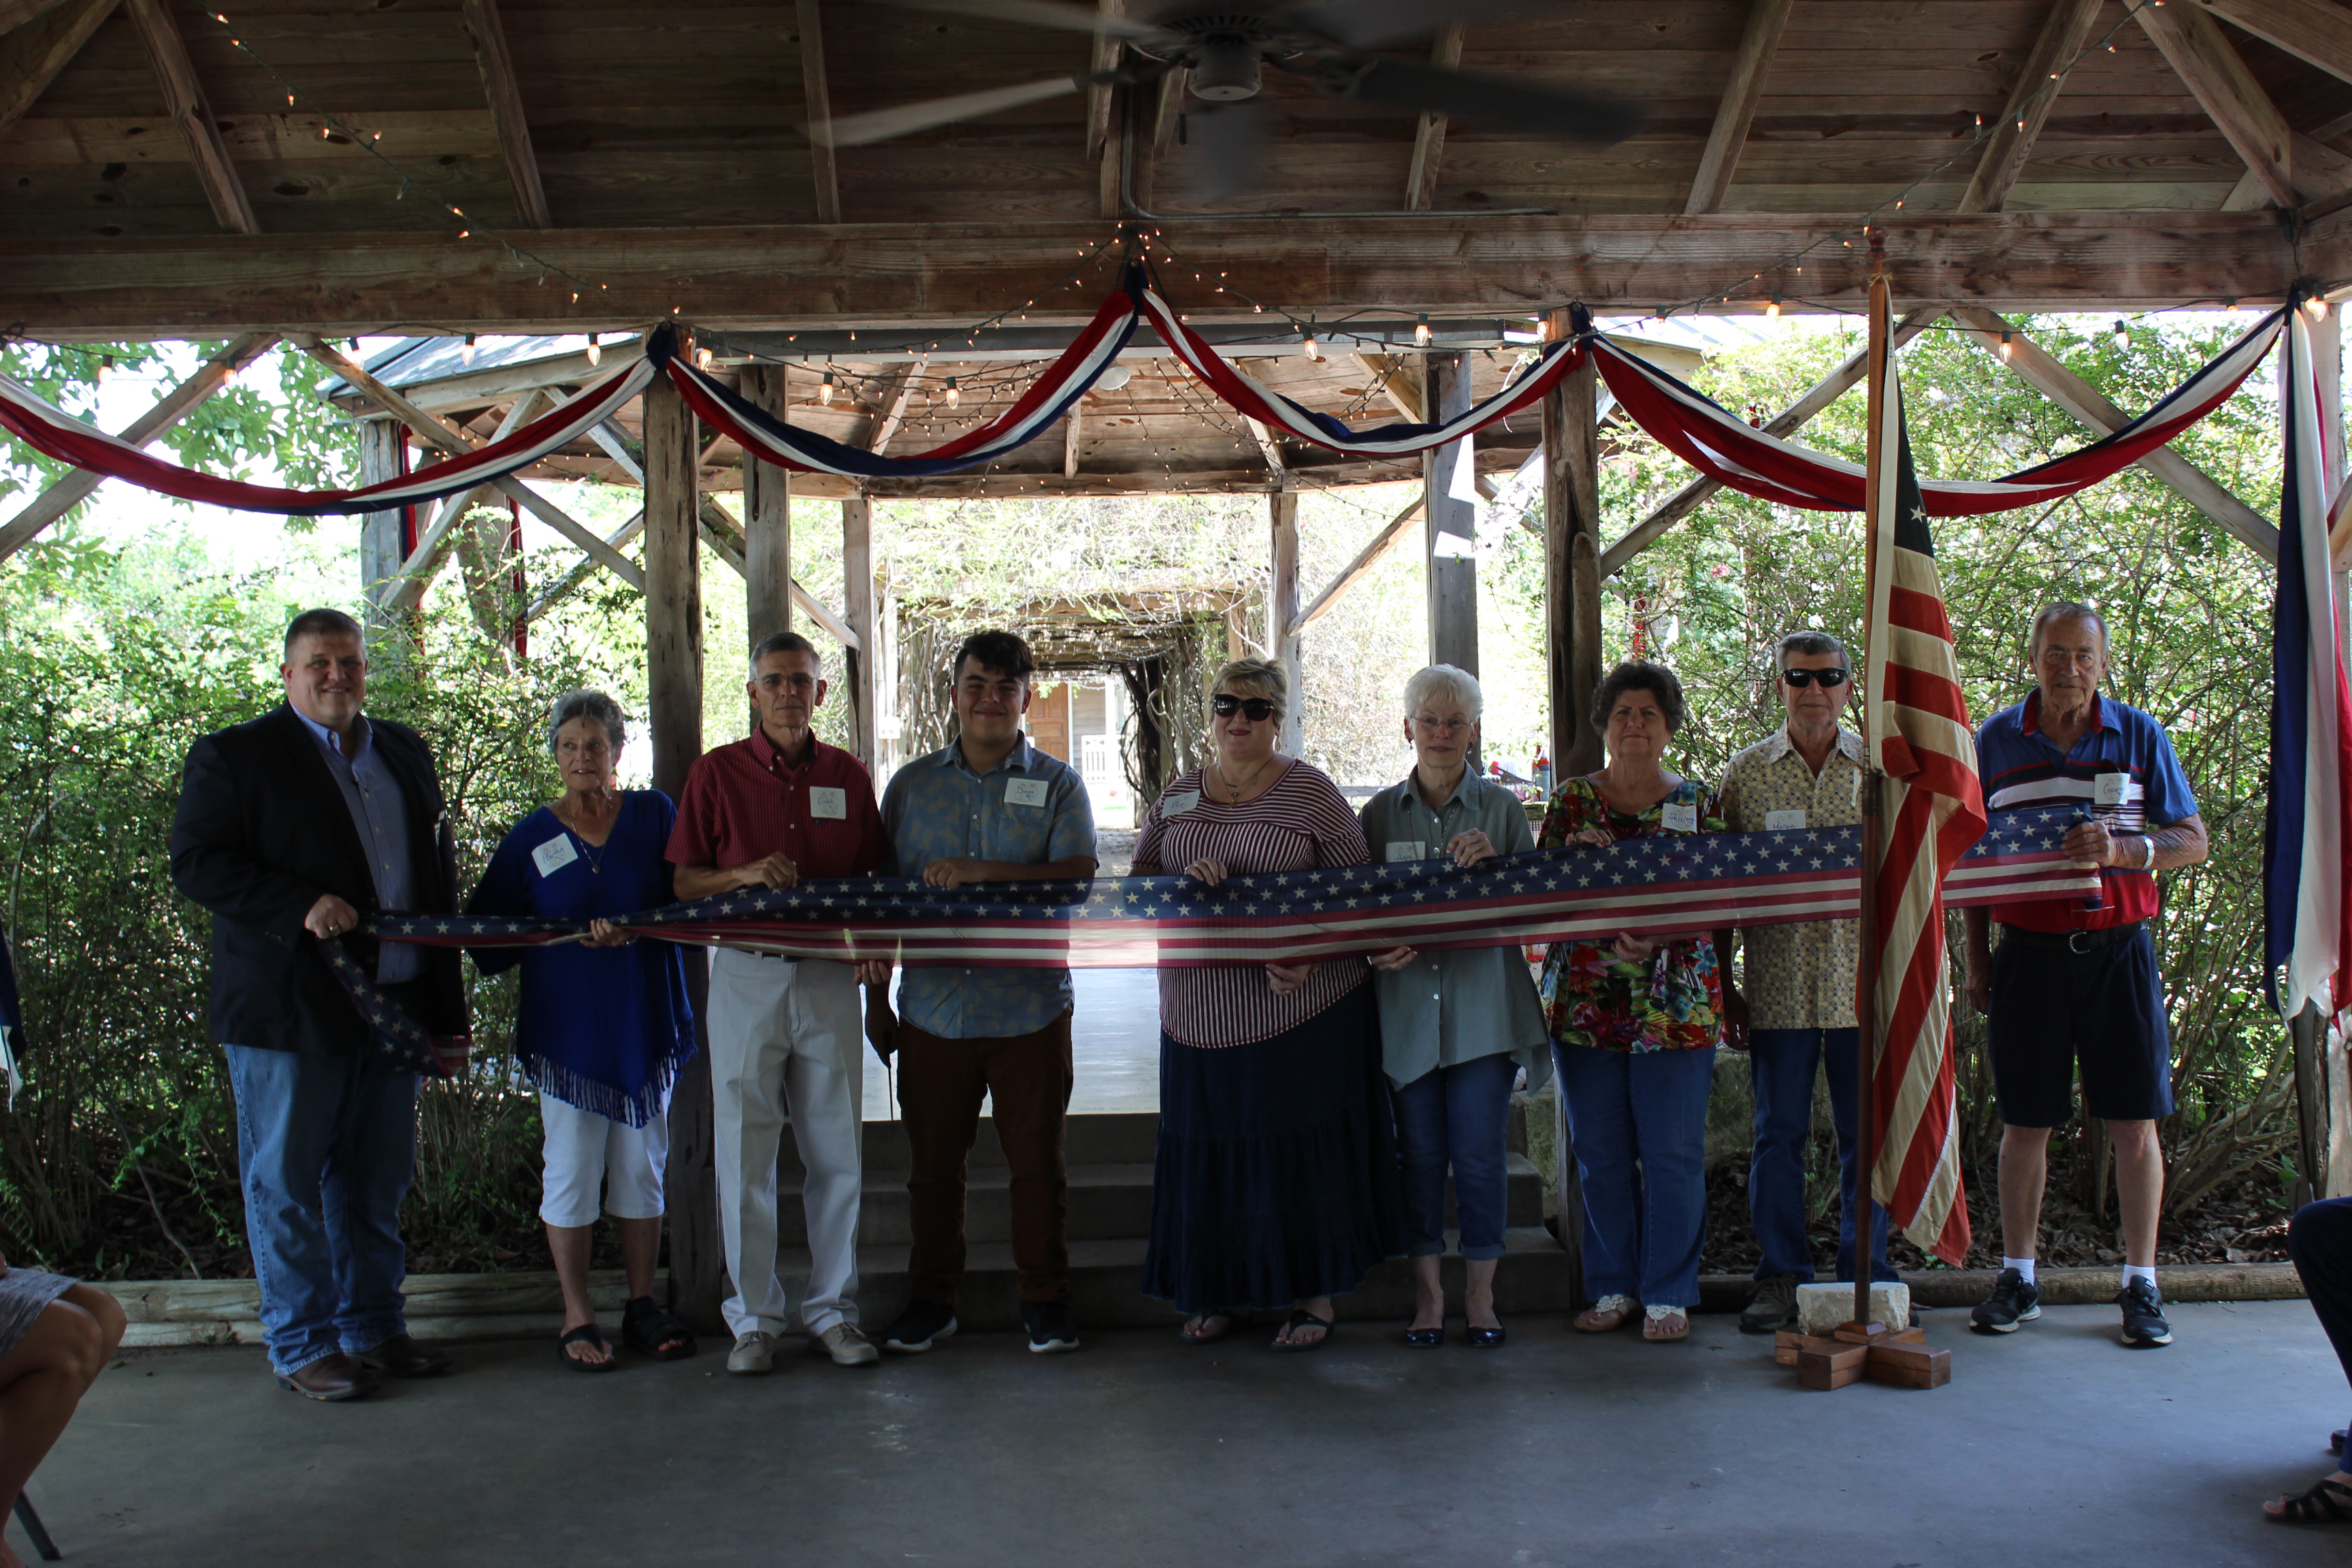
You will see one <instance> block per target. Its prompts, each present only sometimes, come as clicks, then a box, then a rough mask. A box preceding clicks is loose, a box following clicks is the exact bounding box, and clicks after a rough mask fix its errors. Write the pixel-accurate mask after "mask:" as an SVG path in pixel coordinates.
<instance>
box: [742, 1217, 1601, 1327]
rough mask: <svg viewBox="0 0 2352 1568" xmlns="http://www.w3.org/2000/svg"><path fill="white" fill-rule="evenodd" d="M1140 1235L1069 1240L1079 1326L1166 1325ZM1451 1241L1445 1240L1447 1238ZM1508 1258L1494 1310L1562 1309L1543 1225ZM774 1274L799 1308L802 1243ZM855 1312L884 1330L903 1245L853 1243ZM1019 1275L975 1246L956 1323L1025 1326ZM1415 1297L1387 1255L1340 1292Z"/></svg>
mask: <svg viewBox="0 0 2352 1568" xmlns="http://www.w3.org/2000/svg"><path fill="white" fill-rule="evenodd" d="M1144 1245H1145V1244H1144V1243H1143V1242H1141V1241H1139V1240H1123V1241H1073V1242H1071V1243H1070V1303H1071V1310H1072V1311H1074V1312H1075V1313H1076V1316H1077V1320H1078V1323H1079V1326H1080V1327H1081V1328H1105V1329H1108V1328H1152V1327H1159V1326H1162V1325H1172V1324H1173V1323H1174V1322H1175V1321H1176V1311H1175V1309H1174V1308H1173V1307H1172V1306H1171V1305H1170V1304H1169V1303H1168V1302H1165V1301H1155V1300H1151V1299H1150V1298H1149V1297H1147V1296H1145V1295H1144V1294H1143V1252H1144ZM1452 1245H1453V1243H1452V1241H1451V1239H1450V1238H1449V1241H1448V1246H1449V1247H1451V1246H1452ZM1504 1248H1505V1252H1504V1258H1503V1264H1502V1267H1501V1268H1500V1269H1499V1270H1498V1271H1497V1272H1496V1277H1495V1304H1496V1310H1497V1311H1499V1312H1501V1313H1502V1314H1504V1315H1505V1316H1508V1315H1509V1314H1511V1313H1513V1312H1553V1311H1562V1310H1567V1309H1568V1308H1569V1307H1570V1305H1572V1303H1571V1302H1570V1300H1569V1299H1568V1288H1569V1266H1568V1255H1567V1254H1566V1253H1564V1252H1562V1251H1561V1250H1560V1249H1559V1243H1558V1242H1556V1241H1554V1240H1553V1239H1552V1238H1551V1234H1550V1232H1549V1231H1547V1230H1545V1229H1543V1228H1542V1227H1541V1226H1516V1227H1514V1228H1512V1229H1510V1230H1508V1231H1507V1232H1505V1233H1504ZM776 1264H777V1268H776V1271H777V1274H778V1275H779V1277H781V1278H782V1280H783V1282H784V1289H785V1290H786V1292H787V1293H788V1295H789V1296H790V1299H791V1300H792V1301H793V1303H794V1305H795V1306H797V1305H798V1304H799V1302H800V1300H801V1293H802V1290H803V1287H804V1285H805V1283H806V1281H807V1279H808V1254H807V1253H806V1252H805V1251H804V1250H802V1249H800V1248H796V1247H795V1248H789V1249H786V1250H784V1251H783V1252H782V1253H781V1254H780V1255H779V1256H778V1258H777V1260H776ZM857 1273H858V1279H857V1301H858V1317H859V1320H860V1321H862V1322H863V1323H864V1324H865V1326H866V1331H868V1332H869V1333H875V1334H878V1333H880V1332H881V1331H883V1330H884V1329H886V1328H887V1327H888V1326H889V1324H890V1321H891V1320H892V1319H893V1318H896V1317H897V1316H898V1313H899V1311H900V1310H902V1309H904V1308H905V1306H906V1304H907V1249H906V1248H905V1247H859V1248H858V1251H857ZM1444 1277H1445V1280H1446V1288H1447V1289H1448V1290H1449V1291H1451V1292H1452V1293H1453V1294H1454V1296H1455V1297H1456V1298H1457V1299H1458V1298H1459V1296H1460V1293H1461V1289H1462V1259H1461V1258H1457V1257H1454V1256H1452V1254H1451V1253H1450V1252H1449V1254H1448V1256H1447V1257H1446V1258H1445V1261H1444ZM1019 1285H1020V1277H1019V1275H1018V1273H1017V1272H1016V1271H1015V1270H1014V1268H1013V1249H1012V1247H1010V1246H1009V1245H1007V1244H1005V1243H1003V1242H981V1243H976V1244H974V1245H973V1247H972V1248H971V1259H970V1262H969V1264H968V1266H967V1272H966V1274H965V1276H964V1282H963V1290H962V1292H961V1297H960V1299H959V1300H958V1301H957V1303H956V1321H958V1322H959V1323H960V1324H961V1326H962V1327H964V1328H966V1329H971V1330H1012V1329H1018V1328H1020V1327H1021V1299H1020V1289H1019ZM1412 1304H1413V1284H1412V1265H1411V1264H1410V1263H1409V1262H1407V1261H1406V1260H1405V1259H1403V1258H1391V1259H1390V1260H1389V1261H1388V1262H1386V1263H1383V1264H1381V1266H1380V1267H1379V1268H1375V1269H1374V1270H1372V1273H1371V1275H1370V1278H1369V1279H1366V1280H1365V1282H1364V1285H1363V1288H1362V1289H1359V1290H1356V1291H1353V1292H1351V1293H1350V1294H1349V1295H1346V1296H1342V1297H1339V1299H1338V1300H1337V1306H1338V1308H1339V1316H1340V1317H1341V1318H1343V1319H1351V1320H1361V1319H1388V1318H1405V1317H1409V1316H1411V1315H1412Z"/></svg>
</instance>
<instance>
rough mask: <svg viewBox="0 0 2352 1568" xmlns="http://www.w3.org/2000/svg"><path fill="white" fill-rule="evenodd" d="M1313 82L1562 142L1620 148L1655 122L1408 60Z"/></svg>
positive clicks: (1638, 110)
mask: <svg viewBox="0 0 2352 1568" xmlns="http://www.w3.org/2000/svg"><path fill="white" fill-rule="evenodd" d="M1316 84H1317V86H1318V87H1319V88H1322V89H1323V90H1325V91H1327V92H1332V93H1334V94H1336V95H1337V96H1339V97H1342V98H1360V99H1363V100H1366V101H1367V102H1370V103H1385V104H1388V105H1389V106H1391V108H1395V109H1411V110H1423V109H1426V110H1435V111H1436V112H1437V113H1440V114H1443V115H1444V116H1445V117H1446V118H1447V119H1449V120H1461V121H1467V122H1468V123H1470V124H1473V125H1491V126H1494V127H1496V129H1498V130H1503V131H1517V132H1525V133H1526V134H1528V135H1530V136H1541V137H1544V138H1546V139H1547V140H1557V141H1562V142H1602V143H1607V142H1622V141H1623V140H1624V139H1625V138H1626V137H1628V136H1631V135H1633V133H1634V132H1637V131H1639V130H1641V129H1642V128H1643V126H1644V125H1647V124H1648V123H1649V121H1650V114H1649V110H1646V109H1644V108H1643V107H1642V106H1641V105H1640V104H1638V103H1633V102H1631V101H1629V100H1625V99H1622V98H1610V97H1606V96H1604V95H1602V94H1599V93H1584V92H1561V91H1557V90H1554V89H1549V88H1540V87H1531V86H1529V85H1528V83H1526V82H1524V81H1512V80H1508V79H1504V78H1502V77H1491V76H1474V75H1472V74H1471V73H1469V72H1467V71H1454V70H1446V69H1444V68H1442V67H1439V66H1431V65H1422V64H1419V63H1417V62H1414V61H1411V60H1396V59H1388V58H1377V59H1372V60H1369V61H1367V62H1365V63H1364V64H1363V65H1361V66H1360V67H1349V68H1347V69H1345V70H1343V71H1334V72H1329V73H1326V74H1323V75H1319V76H1318V78H1317V79H1316Z"/></svg>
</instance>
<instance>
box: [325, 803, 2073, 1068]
mask: <svg viewBox="0 0 2352 1568" xmlns="http://www.w3.org/2000/svg"><path fill="white" fill-rule="evenodd" d="M2064 817H2065V814H2063V813H2062V812H2058V811H2054V810H2050V811H2027V812H2019V813H2015V814H2013V815H2012V816H2011V817H2010V818H2009V819H2007V820H2005V821H2004V822H2003V823H2002V824H2001V825H2000V830H1999V831H1998V832H1996V833H1993V834H1990V835H1989V836H1987V837H1986V838H1985V839H1984V840H1983V842H1982V843H1980V844H1979V845H1978V846H1977V847H1976V848H1975V850H1973V851H1972V852H1971V854H1970V855H1969V858H1968V859H1967V860H1966V861H1965V862H1964V863H1963V864H1962V865H1960V866H1959V867H1958V868H1955V869H1954V872H1953V875H1952V879H1951V888H1952V894H1953V898H1954V901H1955V902H1966V903H1971V904H1975V903H1988V904H1989V903H1992V902H1994V901H1996V900H2008V899H2049V898H2086V899H2091V900H2096V898H2097V897H2098V877H2097V874H2096V873H2095V872H2093V871H2085V870H2084V869H2082V868H2077V867H2075V866H2074V865H2073V864H2072V863H2071V862H2069V861H2067V860H2066V859H2065V858H2063V856H2061V855H2060V854H2059V853H2058V843H2059V840H2060V839H2061V838H2062V837H2063V836H2064V833H2065V830H2066V822H2065V820H2064ZM1861 864H1862V847H1861V841H1860V838H1859V830H1858V829H1855V828H1853V827H1817V828H1798V829H1790V830H1785V831H1782V832H1777V833H1747V834H1729V833H1723V834H1701V835H1694V836H1688V837H1684V836H1673V835H1666V836H1658V837H1649V838H1639V839H1629V840H1627V841H1626V842H1624V843H1622V844H1618V845H1615V846H1612V847H1609V848H1606V849H1585V848H1571V849H1555V850H1544V851H1538V852H1536V853H1532V854H1527V855H1514V856H1507V857H1504V858H1498V859H1494V860H1489V861H1486V862H1484V863H1483V864H1481V865H1478V866H1474V867H1471V868H1468V869H1464V868H1460V867H1457V866H1455V865H1454V863H1453V862H1452V861H1450V860H1414V861H1402V862H1396V863H1391V864H1381V865H1366V866H1344V867H1335V868H1328V869H1323V870H1312V871H1278V872H1269V873H1265V874H1263V875H1258V876H1248V877H1235V878H1233V879H1229V880H1227V881H1226V882H1224V883H1223V884H1222V885H1221V886H1218V887H1215V888H1211V887H1207V886H1204V885H1203V884H1202V883H1199V882H1196V881H1193V880H1192V879H1188V878H1182V877H1118V878H1111V877H1106V878H1098V879H1094V880H1092V881H1084V882H1002V883H994V884H981V885H976V886H972V887H966V888H954V889H940V888H930V887H926V886H924V885H923V884H922V883H921V882H920V881H919V880H916V879H912V878H903V877H853V878H842V879H833V880H826V881H819V882H810V883H806V884H804V885H803V886H801V887H798V888H792V889H782V890H767V889H746V890H742V891H738V892H732V893H724V894H719V895H717V896H714V897H711V898H708V899H699V900H694V901H693V902H690V903H681V904H671V905H668V906H667V907H666V908H662V909H657V910H646V911H643V912H641V913H638V914H634V915H627V916H624V917H621V918H619V919H617V920H615V921H614V924H615V925H619V926H623V927H625V928H627V929H629V930H631V931H636V932H637V933H638V934H639V935H641V936H646V937H652V938H657V939H659V940H662V941H667V942H687V943H692V944H696V945H702V946H713V947H722V946H723V947H734V948H741V949H745V950H747V951H750V952H767V953H777V954H782V955H784V956H787V957H792V958H818V959H834V960H839V961H843V962H860V961H867V960H886V961H888V962H891V963H902V964H909V965H926V964H963V965H971V964H992V965H1012V966H1030V967H1045V966H1051V967H1063V966H1067V967H1072V968H1080V969H1128V968H1145V967H1178V966H1188V965H1201V964H1232V963H1246V964H1258V963H1309V962H1314V961H1318V960H1323V959H1334V958H1343V957H1348V956H1350V955H1355V954H1361V953H1371V952H1385V951H1387V950H1388V949H1390V948H1392V947H1397V946H1400V945H1402V946H1408V947H1415V948H1420V949H1423V950H1425V951H1435V950H1440V949H1445V948H1467V947H1499V946H1509V945H1514V944H1518V943H1527V942H1559V941H1569V940H1600V939H1603V938H1606V937H1609V936H1612V935H1614V934H1615V933H1616V932H1618V931H1626V930H1634V931H1641V932H1643V934H1645V935H1654V936H1682V935H1689V934H1691V933H1694V932H1699V931H1712V930H1714V929H1716V928H1717V927H1720V926H1727V925H1763V924H1773V923H1781V922H1786V921H1819V920H1851V919H1853V918H1854V916H1855V914H1856V913H1857V912H1858V910H1859V908H1860V897H1861V885H1862V884H1861ZM365 929H366V931H368V932H369V933H370V934H373V935H375V936H377V937H380V938H382V939H383V940H386V941H391V942H420V943H425V944H429V945H436V946H443V947H476V948H491V947H530V946H537V945H543V944H545V943H548V942H557V941H562V940H565V939H567V938H571V937H574V936H576V935H578V934H579V933H580V932H581V931H583V930H584V929H585V926H584V922H582V921H562V920H550V919H543V918H536V917H523V918H493V917H487V916H484V917H469V916H464V915H416V914H393V915H381V916H378V917H377V918H376V919H375V920H374V921H373V923H372V924H370V925H369V926H368V927H367V928H365ZM356 973H357V970H356V967H355V966H354V967H353V968H352V970H351V972H350V973H349V974H346V978H345V983H346V984H352V979H351V975H352V974H356ZM414 1047H415V1041H414V1040H413V1039H412V1040H411V1042H410V1048H411V1049H412V1050H413V1049H414Z"/></svg>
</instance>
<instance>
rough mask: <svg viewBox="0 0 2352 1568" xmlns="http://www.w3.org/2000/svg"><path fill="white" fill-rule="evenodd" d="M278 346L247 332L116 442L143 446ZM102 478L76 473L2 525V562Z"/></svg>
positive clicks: (269, 336)
mask: <svg viewBox="0 0 2352 1568" xmlns="http://www.w3.org/2000/svg"><path fill="white" fill-rule="evenodd" d="M277 346H278V334H277V333H275V332H247V334H245V335H244V336H243V337H241V338H238V339H237V340H236V342H233V343H230V344H229V345H228V346H227V347H226V348H225V349H223V350H221V351H220V353H216V354H215V355H213V357H212V358H210V359H208V360H206V361H205V363H203V364H202V365H199V366H198V367H197V369H196V374H194V375H192V376H190V377H188V379H187V380H185V381H184V382H182V383H180V384H179V385H177V386H175V387H173V389H172V390H171V391H169V392H167V393H165V394H164V395H163V396H161V397H159V398H157V399H156V400H155V402H154V405H153V406H152V407H151V408H149V409H148V410H147V412H146V413H144V414H142V415H141V416H139V417H138V418H136V419H133V420H132V421H131V423H130V424H128V425H125V426H123V427H122V428H121V431H120V432H118V435H119V437H120V438H121V439H122V440H125V441H128V442H130V443H131V445H132V446H134V447H144V446H145V445H147V444H148V443H149V442H150V441H152V440H153V439H154V438H155V437H158V436H160V435H162V434H163V432H164V431H166V430H169V429H170V428H172V426H174V425H177V424H178V423H179V422H180V421H181V420H183V419H185V418H186V417H187V416H189V415H191V414H193V413H194V412H195V411H196V409H197V407H198V406H199V405H202V404H203V403H204V401H205V399H206V398H208V397H210V396H212V395H213V394H214V393H215V392H218V391H219V390H220V389H221V388H222V386H224V385H225V384H227V381H228V378H229V377H230V376H232V375H234V374H236V373H237V372H238V371H241V370H243V369H244V368H245V367H246V366H247V365H249V364H251V363H253V362H254V361H255V360H257V359H259V358H260V357H261V356H262V355H263V354H265V353H268V352H269V351H270V350H271V349H273V348H275V347H277ZM104 477H105V476H103V475H100V474H94V473H92V472H90V471H89V469H88V468H76V469H75V470H74V471H73V472H71V473H69V474H67V475H66V476H64V477H63V478H62V479H58V480H57V481H56V482H55V483H54V484H51V485H50V486H48V488H47V489H44V490H42V491H41V493H40V494H39V495H37V496H35V497H34V498H33V500H32V501H31V503H30V504H28V505H27V506H26V508H25V510H22V511H20V512H18V513H17V514H16V516H14V517H12V518H10V519H9V520H8V521H6V522H5V523H0V561H5V560H6V559H8V557H10V556H11V555H14V554H16V552H17V551H19V550H21V549H23V548H24V547H25V546H26V544H27V543H28V542H31V541H32V539H33V538H34V536H36V535H37V534H38V533H39V532H40V531H41V530H43V529H45V528H47V527H48V526H49V524H51V523H53V522H55V521H58V519H59V518H61V517H63V516H65V514H66V513H68V512H69V511H71V510H73V509H74V508H75V507H77V506H79V505H80V504H81V502H82V500H83V498H84V497H86V496H88V495H89V493H90V492H91V491H92V490H94V489H98V487H99V485H100V483H101V482H102V481H103V479H104Z"/></svg>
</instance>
